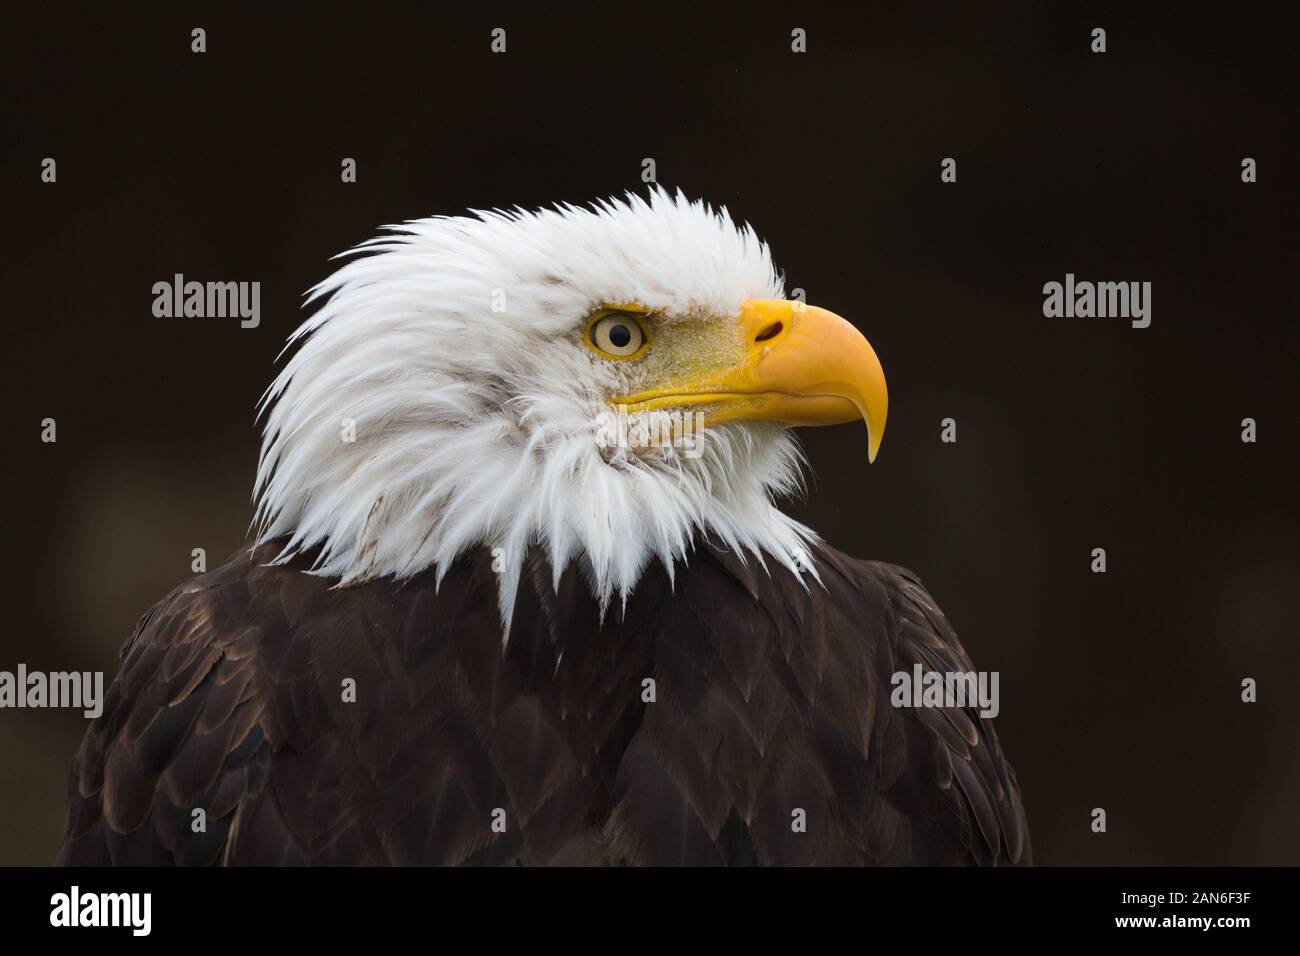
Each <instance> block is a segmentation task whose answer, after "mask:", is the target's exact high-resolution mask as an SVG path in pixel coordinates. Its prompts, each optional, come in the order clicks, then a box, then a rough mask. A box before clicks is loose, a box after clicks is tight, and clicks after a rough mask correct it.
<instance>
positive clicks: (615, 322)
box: [587, 312, 648, 359]
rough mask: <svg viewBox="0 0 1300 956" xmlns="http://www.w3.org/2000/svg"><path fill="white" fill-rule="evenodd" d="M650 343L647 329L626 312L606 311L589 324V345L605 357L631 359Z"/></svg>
mask: <svg viewBox="0 0 1300 956" xmlns="http://www.w3.org/2000/svg"><path fill="white" fill-rule="evenodd" d="M647 344H648V339H647V338H646V334H645V329H643V328H642V327H641V323H640V322H639V321H638V320H637V319H636V317H634V316H632V315H629V314H628V313H626V312H605V313H601V314H599V315H597V316H596V317H595V318H594V319H593V320H592V321H591V324H590V325H588V326H587V345H588V347H589V348H591V349H592V350H593V351H595V352H596V353H597V354H599V355H601V356H603V357H605V358H615V359H630V358H635V357H636V356H638V355H640V354H641V352H642V351H643V350H644V348H645V346H646V345H647Z"/></svg>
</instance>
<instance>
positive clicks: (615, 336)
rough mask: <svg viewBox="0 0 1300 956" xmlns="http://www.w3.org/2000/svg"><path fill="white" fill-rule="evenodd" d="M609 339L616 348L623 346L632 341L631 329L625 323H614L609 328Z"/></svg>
mask: <svg viewBox="0 0 1300 956" xmlns="http://www.w3.org/2000/svg"><path fill="white" fill-rule="evenodd" d="M609 341H610V344H611V345H613V346H614V348H616V349H621V348H624V347H625V346H626V345H627V343H629V342H631V341H632V330H631V329H629V328H628V327H627V326H626V325H616V326H614V327H613V328H612V329H610V330H609Z"/></svg>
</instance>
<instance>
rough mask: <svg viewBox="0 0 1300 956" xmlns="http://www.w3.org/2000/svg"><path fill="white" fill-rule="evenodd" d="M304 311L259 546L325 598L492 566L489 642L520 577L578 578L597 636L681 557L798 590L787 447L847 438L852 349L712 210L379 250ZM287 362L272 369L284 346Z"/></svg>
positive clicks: (487, 218)
mask: <svg viewBox="0 0 1300 956" xmlns="http://www.w3.org/2000/svg"><path fill="white" fill-rule="evenodd" d="M345 255H347V256H350V257H351V258H350V259H349V261H348V262H347V263H346V264H344V265H343V266H342V267H341V268H339V269H338V270H337V271H336V272H335V273H334V274H333V275H332V276H330V277H329V278H328V279H326V280H325V281H324V282H322V283H320V284H319V285H318V286H316V287H315V288H314V289H312V290H311V292H310V293H309V295H308V304H311V303H314V302H320V303H321V304H320V307H319V309H318V310H317V311H316V312H315V313H314V314H313V315H312V316H311V317H310V318H309V319H308V320H307V321H306V322H304V323H303V324H302V326H301V327H299V328H298V330H297V331H296V332H295V333H294V334H293V335H292V336H291V337H290V340H289V345H290V346H293V345H297V349H296V351H294V353H293V355H292V357H291V358H290V359H289V360H288V362H287V363H286V364H285V366H284V368H283V369H282V371H281V372H280V374H279V375H278V376H277V377H276V379H275V381H274V382H273V384H272V385H271V387H270V388H269V389H268V390H267V393H266V395H265V396H264V398H263V400H262V406H261V412H262V414H264V415H265V417H266V423H265V433H264V439H263V443H262V451H261V459H260V462H259V466H258V474H257V484H256V490H255V496H256V499H257V513H256V518H255V522H256V526H257V539H258V541H259V542H264V541H269V540H273V539H283V540H284V541H285V544H284V547H283V550H282V551H281V553H280V560H288V559H289V558H291V557H292V556H293V555H295V554H298V553H300V552H311V553H312V554H313V555H314V564H313V568H312V570H313V573H317V574H321V575H325V576H331V577H337V578H338V579H339V581H340V584H342V585H348V584H352V583H357V582H360V581H365V580H369V579H372V578H376V577H383V576H392V577H395V578H399V579H400V578H405V577H408V576H411V575H414V574H417V573H420V572H423V571H425V570H427V569H430V568H432V569H434V570H435V573H436V574H437V576H438V578H439V579H441V576H442V575H443V574H444V573H445V572H446V570H447V569H448V568H449V567H450V566H451V564H452V562H454V561H455V560H456V558H457V557H458V556H460V555H461V554H463V553H464V552H466V551H467V550H469V549H471V548H474V547H479V546H486V547H489V548H491V549H493V550H492V553H493V556H494V559H495V560H494V568H495V569H496V570H498V571H499V574H500V608H501V615H502V621H503V626H504V628H505V630H506V632H507V633H508V630H509V622H510V618H511V613H512V610H513V603H514V595H515V591H516V588H517V586H518V582H519V576H520V571H521V568H522V566H523V562H524V560H525V557H526V555H527V553H528V551H529V549H530V548H533V547H540V548H542V549H543V551H544V553H545V555H546V557H547V559H548V561H549V564H550V567H551V569H552V572H553V574H554V576H555V582H556V584H557V586H558V582H559V578H560V575H561V573H562V572H563V570H564V569H565V568H566V567H567V566H569V565H570V564H571V563H573V562H574V561H577V562H579V564H580V566H581V568H582V569H583V572H584V574H585V577H586V579H587V581H588V582H589V584H590V587H591V589H592V592H593V594H594V595H595V596H596V597H597V598H598V600H599V602H600V607H601V609H602V614H603V613H604V610H605V608H606V607H607V605H608V603H609V602H610V600H611V598H613V597H614V596H616V595H617V596H618V597H619V599H620V600H621V601H625V600H626V598H627V596H628V594H629V593H630V592H631V591H632V589H633V588H634V586H635V585H636V582H637V580H638V579H639V577H640V576H641V573H642V571H643V570H644V568H645V566H646V563H647V562H648V561H650V560H659V561H661V562H662V563H663V564H664V566H665V567H666V568H667V570H668V574H669V575H670V577H671V575H672V574H673V569H674V566H675V564H676V563H677V562H679V561H682V562H684V561H687V560H688V559H689V554H690V550H691V548H692V543H693V541H694V540H695V539H696V538H697V536H708V537H710V538H712V539H713V540H715V541H717V542H719V543H720V544H722V545H724V546H726V547H727V548H729V549H730V550H733V551H735V552H737V553H739V554H740V555H742V557H743V556H744V555H746V554H748V555H751V556H752V557H753V558H754V559H755V560H757V561H758V562H759V563H760V564H762V565H763V566H766V561H768V560H774V561H777V562H779V563H781V564H783V565H785V566H786V567H788V568H789V569H790V570H791V571H793V572H794V573H796V574H802V573H804V572H809V571H810V572H811V573H812V574H813V575H814V576H815V575H816V574H817V571H816V568H815V566H814V565H813V564H812V563H811V562H810V561H808V560H807V558H806V556H807V554H808V552H807V550H806V546H807V545H808V544H809V543H810V542H812V541H813V540H814V539H815V535H814V534H813V532H811V531H810V530H809V529H807V528H805V527H804V526H803V525H801V524H799V523H798V522H796V521H794V520H793V519H791V518H789V517H787V516H786V515H784V514H782V513H781V512H780V511H779V510H778V509H777V507H776V506H775V505H774V503H773V500H774V498H777V497H780V496H782V495H784V494H787V493H790V492H793V491H796V490H797V489H798V488H799V485H800V482H801V467H802V457H801V454H800V451H799V448H798V445H797V444H796V443H795V441H794V439H793V437H792V436H791V435H790V432H789V426H791V425H825V424H836V423H840V422H848V421H856V420H858V419H859V418H861V419H865V421H866V424H867V429H868V453H869V456H870V457H871V458H873V459H874V457H875V454H876V450H877V448H878V447H879V444H880V439H881V435H882V433H883V430H884V426H885V413H886V407H887V399H886V391H885V381H884V375H883V372H882V371H881V367H880V363H879V361H878V360H877V358H876V355H875V353H874V351H873V350H872V348H871V346H870V345H869V344H868V343H867V341H866V339H865V338H863V337H862V335H861V334H860V333H859V332H858V331H857V330H856V329H855V328H854V327H853V326H852V325H850V324H849V323H848V322H846V321H844V320H843V319H841V318H839V317H838V316H836V315H833V314H832V313H830V312H827V311H825V310H822V309H818V308H814V307H812V306H806V305H804V304H803V303H801V302H791V301H786V300H785V299H784V290H783V284H782V279H781V277H780V276H779V275H778V274H777V273H776V271H775V269H774V268H773V266H772V261H771V256H770V253H769V251H768V248H767V245H766V244H765V243H763V242H762V241H760V240H759V239H758V237H757V236H756V235H755V233H754V231H753V229H751V228H750V227H749V226H748V225H744V226H740V227H738V226H736V225H735V224H734V223H733V221H732V220H731V218H730V216H729V215H728V213H727V211H726V209H725V208H723V209H716V210H715V209H714V208H712V207H710V206H708V205H705V204H704V203H701V202H690V201H688V200H687V199H686V198H685V197H683V196H682V195H681V194H680V193H678V194H677V195H671V194H669V193H666V192H663V191H660V190H653V191H651V192H650V194H649V196H648V198H645V199H643V198H640V197H638V196H635V195H631V194H629V195H628V196H627V197H626V198H624V199H621V200H619V199H614V200H609V201H606V202H602V203H597V204H595V205H593V206H592V207H590V208H579V207H574V206H570V205H564V206H557V207H555V208H554V209H548V210H542V211H537V212H528V211H524V210H520V209H516V210H514V211H510V212H502V211H494V212H478V213H475V214H474V215H472V216H466V217H436V218H429V219H420V220H415V221H411V222H407V223H405V224H404V225H401V226H395V227H389V229H388V230H387V231H386V234H385V235H382V236H380V237H378V238H375V239H372V240H370V241H368V242H365V243H363V244H362V245H360V246H358V247H357V248H355V249H353V250H352V251H351V252H350V253H347V254H345ZM286 348H288V346H286Z"/></svg>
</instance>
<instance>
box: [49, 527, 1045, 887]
mask: <svg viewBox="0 0 1300 956" xmlns="http://www.w3.org/2000/svg"><path fill="white" fill-rule="evenodd" d="M275 553H276V549H275V547H274V546H266V547H262V548H259V549H257V550H256V551H254V552H252V553H251V554H250V553H248V552H241V553H239V554H238V555H236V556H235V557H234V558H232V559H231V560H230V561H228V562H227V563H226V564H224V565H223V566H222V567H220V568H218V569H216V570H214V571H212V572H210V573H207V574H204V575H201V576H199V577H196V578H194V579H193V580H191V581H189V582H187V583H186V584H184V585H182V586H181V587H179V588H177V589H176V590H175V591H173V592H172V593H171V594H170V595H169V596H168V597H166V598H164V599H163V600H162V601H161V602H159V603H158V604H157V605H156V606H155V607H154V608H153V609H151V610H150V611H149V612H148V613H147V614H146V615H145V616H144V618H143V619H142V620H141V621H140V624H139V626H138V627H137V629H136V632H135V634H134V635H132V637H131V638H130V639H129V640H128V641H127V643H126V645H125V647H124V648H123V651H122V663H121V668H120V671H119V673H118V675H117V678H116V679H115V680H114V682H113V684H112V686H111V688H110V690H109V692H108V696H107V700H106V703H105V708H104V712H103V715H102V716H101V717H100V718H99V719H97V720H96V721H95V722H94V723H93V724H92V725H91V727H90V728H89V730H88V732H87V734H86V737H85V740H84V741H83V743H82V746H81V749H80V752H79V753H78V755H77V757H76V761H75V763H74V766H73V771H72V777H71V783H70V798H71V806H70V809H69V814H68V826H67V835H66V842H65V845H64V847H63V849H62V850H61V852H60V853H59V857H58V862H60V863H64V864H110V863H111V864H171V863H176V864H217V863H226V864H272V865H274V864H515V863H524V864H794V865H799V864H899V863H937V864H961V863H978V864H995V863H1000V864H1005V863H1010V862H1016V863H1027V862H1028V861H1029V858H1030V852H1029V838H1028V832H1027V829H1026V825H1025V818H1024V811H1023V808H1022V806H1021V802H1020V791H1019V787H1018V785H1017V783H1016V779H1015V775H1014V774H1013V772H1012V770H1011V768H1010V766H1009V765H1008V764H1007V762H1006V760H1005V759H1004V757H1003V755H1002V751H1001V748H1000V747H999V745H998V740H997V736H996V735H995V734H994V731H993V727H992V724H991V723H990V722H989V721H988V720H985V719H982V718H980V717H979V716H978V715H977V714H976V712H975V711H974V710H973V709H964V710H955V709H954V710H913V709H901V708H900V709H896V708H894V707H892V706H891V705H890V700H889V697H890V690H891V687H890V675H891V674H893V673H894V672H895V671H898V670H910V669H911V667H912V664H913V663H914V662H920V663H921V664H922V665H923V666H924V667H925V669H927V670H931V669H933V670H941V671H949V670H962V671H968V670H972V669H973V667H972V665H971V663H970V661H969V659H968V658H967V656H966V653H965V651H964V650H963V649H962V647H961V645H960V644H959V643H958V641H957V637H956V635H955V634H954V633H953V631H952V628H951V627H950V626H949V625H948V622H947V621H946V620H945V619H944V617H943V615H942V614H941V613H940V612H939V611H938V609H937V608H936V607H935V605H934V602H933V601H932V600H931V598H930V596H929V595H928V594H927V593H926V591H925V590H924V588H922V587H921V584H920V582H919V581H918V580H917V579H916V578H915V577H914V576H913V575H911V574H910V573H909V572H907V571H904V570H902V569H900V568H896V567H892V566H890V565H886V564H879V563H874V562H863V561H855V560H853V559H851V558H848V557H846V556H844V555H842V554H840V553H839V552H836V551H834V550H833V549H830V548H822V549H821V550H820V551H819V552H818V554H817V555H816V560H817V561H818V564H819V569H820V571H821V575H822V579H823V582H824V587H822V586H819V585H817V584H816V583H815V582H811V581H810V588H809V589H808V590H805V589H804V588H803V587H802V586H801V585H800V584H799V582H798V581H797V580H796V579H795V578H794V577H793V576H792V575H791V574H789V573H788V572H787V571H785V570H784V569H782V568H779V567H773V566H772V564H771V562H769V567H771V568H772V572H771V574H770V575H769V573H768V572H767V571H764V570H762V569H761V568H758V567H756V566H755V564H754V562H753V561H752V560H751V561H750V562H749V563H748V564H746V563H745V562H741V561H740V560H738V559H737V558H736V557H735V556H734V555H731V554H727V553H724V552H722V551H719V550H717V549H714V548H712V547H709V546H707V545H705V546H701V547H699V548H697V550H696V551H695V552H694V553H693V554H692V556H691V561H690V564H689V566H679V568H678V570H677V576H676V582H675V584H673V585H670V583H669V581H668V578H667V575H666V573H665V572H664V571H663V569H662V568H660V567H658V566H655V567H652V568H650V569H648V570H647V571H646V573H645V575H644V577H643V579H642V581H641V583H640V585H639V586H638V588H637V590H636V592H635V593H634V594H633V596H632V597H631V598H630V599H629V601H628V604H627V607H626V609H625V611H624V612H623V613H622V614H620V613H618V611H617V609H615V610H614V611H611V613H610V614H609V615H608V616H607V619H606V621H605V623H604V624H603V626H602V625H600V624H599V613H598V609H597V607H596V605H595V603H594V601H593V600H592V598H591V597H590V595H589V594H588V591H587V588H586V586H585V584H584V582H583V581H582V579H581V576H580V573H579V572H578V571H577V570H576V569H570V570H569V571H567V572H566V573H565V575H564V576H563V578H562V580H561V585H560V587H559V589H558V592H557V591H556V590H554V589H553V588H552V586H551V573H550V569H549V568H548V567H546V566H545V564H544V562H543V561H542V560H541V558H540V555H539V556H537V557H536V558H535V559H534V560H531V561H530V562H529V563H527V564H526V565H525V574H524V576H523V579H522V582H521V584H520V590H519V596H518V600H517V604H516V608H515V615H514V623H513V627H512V631H511V634H510V640H509V642H508V643H507V644H506V645H505V646H504V648H503V646H502V642H501V634H500V624H499V619H498V612H497V581H496V577H495V575H494V574H493V572H492V569H491V556H490V555H489V554H488V553H487V552H486V550H482V551H479V552H476V553H474V554H471V555H468V556H466V557H464V558H463V559H462V560H461V561H459V562H458V563H457V565H456V566H455V567H454V568H453V569H452V570H451V571H450V572H449V573H448V574H447V576H446V578H445V579H444V580H443V582H442V585H441V587H440V588H437V589H435V586H434V581H433V577H432V575H431V574H424V575H421V576H418V577H415V578H412V579H410V580H408V581H405V582H402V583H395V582H393V581H390V580H384V581H373V582H370V583H367V584H362V585H358V586H353V587H348V588H335V587H331V585H332V584H333V583H334V582H332V581H329V580H326V579H321V578H319V577H314V576H312V575H309V574H306V573H304V571H303V567H304V565H303V564H301V563H299V564H290V565H286V566H280V567H272V566H268V565H267V563H266V562H267V561H268V560H269V559H270V558H271V557H272V556H273V555H274V554H275ZM346 678H352V679H353V680H355V681H356V700H355V702H345V701H344V699H343V696H344V695H343V682H344V680H345V679H346ZM647 678H652V679H653V680H654V681H655V697H656V699H655V701H654V702H652V703H647V702H644V701H643V681H645V680H646V679H647ZM198 809H201V810H203V811H204V815H205V817H206V832H197V833H196V832H194V828H193V826H192V823H193V821H194V820H195V814H194V811H195V810H198ZM498 809H499V810H503V811H504V824H505V830H504V832H496V831H495V830H494V828H493V825H492V824H493V820H494V811H496V810H498ZM797 809H802V810H803V811H804V812H805V814H806V832H795V830H794V828H793V827H792V819H793V817H792V814H793V813H794V811H795V810H797ZM498 819H499V816H498Z"/></svg>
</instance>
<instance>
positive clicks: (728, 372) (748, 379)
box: [611, 299, 889, 461]
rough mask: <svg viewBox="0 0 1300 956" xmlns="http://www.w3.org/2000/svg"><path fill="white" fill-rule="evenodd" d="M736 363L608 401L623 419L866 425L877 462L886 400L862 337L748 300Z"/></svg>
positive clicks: (785, 305) (779, 303)
mask: <svg viewBox="0 0 1300 956" xmlns="http://www.w3.org/2000/svg"><path fill="white" fill-rule="evenodd" d="M737 326H738V328H737V332H738V335H739V342H738V347H739V352H738V360H734V359H735V357H736V353H735V352H734V350H731V349H723V350H721V351H722V354H725V355H727V356H728V357H727V359H726V360H724V361H723V363H722V365H721V367H710V368H705V369H701V370H699V371H698V372H695V373H693V374H691V375H689V376H685V377H683V378H681V379H678V380H675V381H671V382H667V383H665V384H664V385H663V386H661V387H658V388H653V389H649V390H645V391H641V392H637V393H636V394H634V395H627V396H625V397H622V398H616V399H613V400H611V404H616V405H625V406H627V411H628V412H629V413H635V412H642V411H651V410H656V409H680V408H697V409H698V410H699V411H701V412H703V413H704V424H705V425H706V426H708V425H715V424H720V423H723V422H732V421H743V420H750V421H755V420H759V421H774V422H785V423H786V424H790V425H839V424H842V423H844V422H853V421H857V420H858V419H859V418H861V419H864V420H865V421H866V423H867V458H868V460H869V461H875V460H876V452H878V451H879V450H880V440H881V438H882V437H884V434H885V415H886V412H887V411H888V409H889V396H888V393H887V392H886V389H885V373H884V370H883V369H882V368H881V367H880V360H879V359H878V358H876V353H875V350H873V349H872V348H871V345H870V343H868V342H867V340H866V339H865V338H864V337H863V336H862V333H861V332H859V331H858V330H857V329H855V328H854V327H853V326H852V325H850V324H849V323H848V322H846V321H845V320H844V319H842V318H840V317H839V316H838V315H836V314H835V313H833V312H827V311H826V310H825V309H819V308H816V307H814V306H810V305H804V304H803V303H802V302H788V301H786V300H783V299H749V300H747V301H746V302H745V303H744V304H743V305H742V306H741V309H740V318H739V320H738V322H737Z"/></svg>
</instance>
